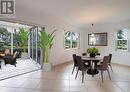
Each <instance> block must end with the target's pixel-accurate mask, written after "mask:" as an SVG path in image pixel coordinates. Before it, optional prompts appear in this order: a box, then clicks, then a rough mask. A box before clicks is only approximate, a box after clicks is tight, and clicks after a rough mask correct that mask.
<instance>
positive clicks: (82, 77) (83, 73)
mask: <svg viewBox="0 0 130 92" xmlns="http://www.w3.org/2000/svg"><path fill="white" fill-rule="evenodd" d="M83 82H84V71H82V83H83Z"/></svg>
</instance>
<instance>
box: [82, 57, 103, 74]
mask: <svg viewBox="0 0 130 92" xmlns="http://www.w3.org/2000/svg"><path fill="white" fill-rule="evenodd" d="M102 59H103V57H100V56H96V57H88V56H82V60H84V61H86V62H88V63H89V65H91V67H92V68H91V69H88V70H87V73H88V74H91V75H92V76H94V75H95V74H98V73H99V71H98V70H97V69H95V66H97V63H98V62H100V61H101V60H102Z"/></svg>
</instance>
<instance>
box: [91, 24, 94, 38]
mask: <svg viewBox="0 0 130 92" xmlns="http://www.w3.org/2000/svg"><path fill="white" fill-rule="evenodd" d="M93 25H94V24H92V28H93ZM91 36H93V37H94V33H93V29H92V33H91Z"/></svg>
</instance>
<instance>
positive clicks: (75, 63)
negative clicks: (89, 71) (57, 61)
mask: <svg viewBox="0 0 130 92" xmlns="http://www.w3.org/2000/svg"><path fill="white" fill-rule="evenodd" d="M73 61H74V66H78V62H77V59H76V54H73Z"/></svg>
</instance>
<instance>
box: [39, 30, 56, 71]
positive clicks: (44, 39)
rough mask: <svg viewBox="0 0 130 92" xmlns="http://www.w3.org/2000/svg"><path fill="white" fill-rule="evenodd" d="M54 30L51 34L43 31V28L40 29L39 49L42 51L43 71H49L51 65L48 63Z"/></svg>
mask: <svg viewBox="0 0 130 92" xmlns="http://www.w3.org/2000/svg"><path fill="white" fill-rule="evenodd" d="M55 31H56V30H54V31H53V32H52V33H51V34H50V33H48V32H47V31H45V28H42V30H41V31H40V34H39V36H40V44H39V45H40V47H41V48H42V49H43V58H44V60H43V62H44V63H43V70H44V71H50V70H51V63H49V60H48V59H49V51H50V49H51V47H52V45H53V39H54V36H55V35H53V34H54V32H55Z"/></svg>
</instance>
